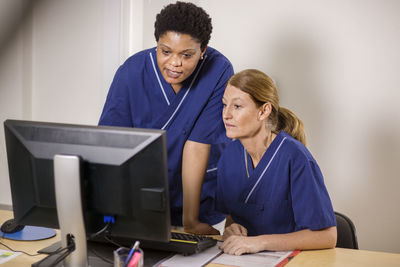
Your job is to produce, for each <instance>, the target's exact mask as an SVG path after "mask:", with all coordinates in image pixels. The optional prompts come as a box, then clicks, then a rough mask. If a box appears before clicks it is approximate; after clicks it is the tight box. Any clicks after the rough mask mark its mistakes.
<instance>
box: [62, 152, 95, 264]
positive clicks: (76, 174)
mask: <svg viewBox="0 0 400 267" xmlns="http://www.w3.org/2000/svg"><path fill="white" fill-rule="evenodd" d="M54 184H55V194H56V206H57V216H58V223H59V226H60V232H61V246H62V247H63V248H65V247H67V246H68V245H70V244H71V243H74V246H75V249H74V250H73V251H72V252H71V254H70V255H68V256H67V257H66V258H65V259H64V266H66V267H68V266H71V267H72V266H73V267H75V266H76V267H77V266H82V267H87V266H88V259H87V247H86V232H85V224H84V219H83V211H82V198H81V196H82V194H81V160H80V158H79V157H78V156H73V155H72V156H71V155H55V156H54Z"/></svg>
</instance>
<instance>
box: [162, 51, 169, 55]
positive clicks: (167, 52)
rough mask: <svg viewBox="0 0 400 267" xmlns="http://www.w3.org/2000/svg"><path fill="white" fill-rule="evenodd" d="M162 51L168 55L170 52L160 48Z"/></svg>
mask: <svg viewBox="0 0 400 267" xmlns="http://www.w3.org/2000/svg"><path fill="white" fill-rule="evenodd" d="M162 53H163V54H164V55H169V54H170V52H169V51H167V50H162Z"/></svg>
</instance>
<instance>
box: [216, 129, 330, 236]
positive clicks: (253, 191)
mask: <svg viewBox="0 0 400 267" xmlns="http://www.w3.org/2000/svg"><path fill="white" fill-rule="evenodd" d="M246 163H247V170H246ZM247 171H248V172H249V177H248V176H247ZM216 205H217V209H218V210H220V211H222V212H225V213H226V214H230V215H231V216H232V219H233V221H234V222H236V223H238V224H241V225H242V226H244V227H245V228H246V229H247V231H248V235H252V236H255V235H262V234H283V233H290V232H295V231H299V230H302V229H307V228H308V229H310V230H318V229H323V228H326V227H330V226H335V225H336V219H335V214H334V211H333V208H332V203H331V200H330V198H329V195H328V191H327V190H326V188H325V185H324V181H323V176H322V173H321V170H320V169H319V167H318V164H317V162H316V161H315V159H314V158H313V157H312V155H311V153H310V152H309V151H308V150H307V148H306V147H305V146H304V145H303V144H302V143H300V142H299V141H297V140H295V139H294V138H293V137H291V136H290V135H288V134H287V133H286V132H284V131H281V132H280V133H279V134H278V135H277V136H276V138H275V139H274V140H273V142H272V143H271V145H270V146H269V147H268V149H267V151H266V152H265V153H264V155H263V157H262V159H261V161H260V162H259V164H258V165H257V166H256V168H255V169H254V168H253V164H252V161H251V157H250V156H249V155H248V153H247V152H246V150H245V148H244V147H243V145H242V144H241V143H240V141H239V140H235V141H234V142H232V143H231V144H230V145H228V146H227V147H226V149H225V150H224V152H223V154H222V156H221V159H220V162H219V165H218V185H217V202H216Z"/></svg>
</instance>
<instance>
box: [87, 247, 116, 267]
mask: <svg viewBox="0 0 400 267" xmlns="http://www.w3.org/2000/svg"><path fill="white" fill-rule="evenodd" d="M90 251H91V252H92V253H93V254H94V255H96V256H97V257H98V258H99V259H101V260H103V261H105V262H107V263H111V264H113V263H114V261H113V260H109V259H107V258H106V257H104V256H102V255H101V254H100V253H98V252H97V251H96V250H94V249H90Z"/></svg>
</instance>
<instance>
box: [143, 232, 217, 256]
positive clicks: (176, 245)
mask: <svg viewBox="0 0 400 267" xmlns="http://www.w3.org/2000/svg"><path fill="white" fill-rule="evenodd" d="M216 244H217V240H215V239H213V238H211V237H208V236H203V235H194V234H188V233H178V232H171V239H170V241H169V242H157V241H148V240H143V241H140V247H142V248H145V249H146V248H148V249H155V250H162V251H169V252H174V253H179V254H182V255H184V256H188V255H191V254H194V253H199V252H201V251H203V250H205V249H207V248H209V247H212V246H215V245H216Z"/></svg>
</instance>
